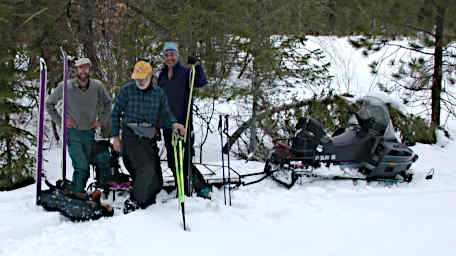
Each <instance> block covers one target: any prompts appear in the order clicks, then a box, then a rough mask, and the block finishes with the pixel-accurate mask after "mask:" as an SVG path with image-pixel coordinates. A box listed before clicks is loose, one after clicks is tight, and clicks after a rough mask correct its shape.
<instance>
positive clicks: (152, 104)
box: [111, 81, 176, 136]
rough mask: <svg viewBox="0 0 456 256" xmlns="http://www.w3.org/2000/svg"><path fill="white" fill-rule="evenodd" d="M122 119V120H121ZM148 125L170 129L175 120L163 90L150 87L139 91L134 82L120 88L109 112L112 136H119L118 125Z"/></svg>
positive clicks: (153, 86) (154, 86)
mask: <svg viewBox="0 0 456 256" xmlns="http://www.w3.org/2000/svg"><path fill="white" fill-rule="evenodd" d="M121 119H122V120H121ZM121 122H122V123H123V124H126V123H150V124H157V125H161V126H163V127H166V128H171V126H172V123H175V122H176V118H175V117H174V116H173V114H172V113H171V110H170V109H169V105H168V99H167V97H166V95H165V93H164V92H163V90H162V89H161V88H160V87H158V86H156V85H152V86H151V87H150V88H149V89H147V90H141V89H139V88H138V87H137V86H136V83H135V81H132V82H129V83H127V84H126V85H124V86H122V88H120V92H119V94H118V95H117V97H116V100H115V103H114V109H113V110H112V112H111V133H112V136H119V130H120V123H121Z"/></svg>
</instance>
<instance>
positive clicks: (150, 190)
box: [111, 61, 185, 212]
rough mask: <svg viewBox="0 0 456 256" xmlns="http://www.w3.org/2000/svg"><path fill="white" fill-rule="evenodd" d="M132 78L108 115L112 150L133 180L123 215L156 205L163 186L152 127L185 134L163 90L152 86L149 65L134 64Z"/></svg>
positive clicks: (120, 92) (121, 90)
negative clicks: (160, 127) (157, 196)
mask: <svg viewBox="0 0 456 256" xmlns="http://www.w3.org/2000/svg"><path fill="white" fill-rule="evenodd" d="M131 78H132V79H134V81H132V82H129V83H127V84H126V85H124V86H123V87H122V88H121V89H120V91H119V94H118V95H117V97H116V100H115V104H114V109H113V110H112V113H111V133H112V136H113V137H114V143H113V146H114V149H115V150H116V151H119V152H122V153H123V154H122V155H123V158H124V162H125V160H126V161H127V162H128V163H129V164H128V165H129V168H128V171H129V172H130V175H131V177H132V179H133V191H132V194H131V195H130V199H129V200H127V201H126V202H125V208H124V212H129V211H130V210H134V209H136V208H139V207H141V208H146V207H147V206H149V205H151V204H153V203H155V197H156V195H157V194H158V192H160V190H161V187H162V185H163V178H162V174H161V168H160V158H159V155H158V147H157V143H156V141H155V139H154V138H155V127H156V126H159V125H161V126H164V127H167V128H170V129H171V128H172V129H178V130H180V132H181V134H184V132H185V129H184V126H183V125H182V124H179V123H177V121H176V118H175V117H174V115H173V114H172V113H171V111H170V108H169V105H168V100H167V97H166V95H165V93H164V92H163V90H162V89H161V88H160V87H158V86H156V85H153V84H152V83H151V78H152V67H151V66H150V64H149V63H147V62H145V61H139V62H138V63H136V65H135V67H134V71H133V74H132V75H131ZM120 130H122V138H121V137H120V136H119V135H120ZM125 158H126V159H125Z"/></svg>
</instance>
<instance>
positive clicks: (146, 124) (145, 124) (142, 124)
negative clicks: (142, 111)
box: [127, 123, 154, 127]
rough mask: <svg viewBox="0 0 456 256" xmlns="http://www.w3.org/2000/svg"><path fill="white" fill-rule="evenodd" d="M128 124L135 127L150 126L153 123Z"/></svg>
mask: <svg viewBox="0 0 456 256" xmlns="http://www.w3.org/2000/svg"><path fill="white" fill-rule="evenodd" d="M127 125H128V126H136V127H152V126H154V125H153V124H149V123H127Z"/></svg>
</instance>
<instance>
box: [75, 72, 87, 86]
mask: <svg viewBox="0 0 456 256" xmlns="http://www.w3.org/2000/svg"><path fill="white" fill-rule="evenodd" d="M85 75H86V76H85V78H84V79H83V78H82V77H81V75H80V74H76V76H77V78H78V80H79V81H80V82H82V83H83V85H86V84H87V81H88V80H89V76H90V75H89V74H88V73H85Z"/></svg>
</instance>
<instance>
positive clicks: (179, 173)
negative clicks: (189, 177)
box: [171, 130, 186, 230]
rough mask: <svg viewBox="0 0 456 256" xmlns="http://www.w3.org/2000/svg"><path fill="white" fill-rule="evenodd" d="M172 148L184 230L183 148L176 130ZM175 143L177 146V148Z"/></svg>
mask: <svg viewBox="0 0 456 256" xmlns="http://www.w3.org/2000/svg"><path fill="white" fill-rule="evenodd" d="M171 143H172V145H173V149H174V163H175V167H176V179H177V182H176V183H177V195H178V197H179V202H180V207H181V210H182V221H183V225H184V230H186V225H185V203H184V201H185V193H184V186H185V185H184V173H183V172H184V171H183V150H182V137H181V136H180V135H179V133H178V131H177V130H174V131H173V137H172V140H171ZM177 145H178V146H179V148H178V149H177V148H176V147H177ZM177 151H179V159H178V157H177V155H178V154H177Z"/></svg>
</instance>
